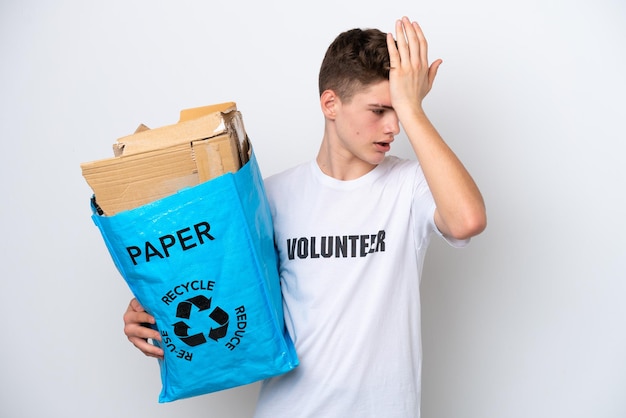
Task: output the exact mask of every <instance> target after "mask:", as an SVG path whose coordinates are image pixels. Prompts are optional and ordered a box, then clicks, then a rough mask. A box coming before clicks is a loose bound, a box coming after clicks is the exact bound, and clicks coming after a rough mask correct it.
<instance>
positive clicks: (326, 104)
mask: <svg viewBox="0 0 626 418" xmlns="http://www.w3.org/2000/svg"><path fill="white" fill-rule="evenodd" d="M340 104H341V101H340V100H339V96H337V94H336V93H335V92H334V91H333V90H324V92H322V95H321V96H320V106H321V107H322V113H324V117H325V118H327V119H331V120H334V119H335V116H336V115H337V106H339V105H340Z"/></svg>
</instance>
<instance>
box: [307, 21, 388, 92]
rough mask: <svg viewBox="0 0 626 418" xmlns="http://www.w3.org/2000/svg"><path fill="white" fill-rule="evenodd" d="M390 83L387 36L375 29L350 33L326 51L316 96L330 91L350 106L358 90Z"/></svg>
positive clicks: (345, 34) (343, 35)
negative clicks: (384, 81) (382, 82)
mask: <svg viewBox="0 0 626 418" xmlns="http://www.w3.org/2000/svg"><path fill="white" fill-rule="evenodd" d="M388 79H389V50H388V49H387V35H386V34H385V33H383V32H381V31H380V30H378V29H351V30H348V31H346V32H343V33H341V34H339V36H337V38H335V40H334V41H333V42H332V43H331V44H330V46H329V47H328V49H327V50H326V55H324V60H323V61H322V66H321V68H320V73H319V93H320V95H321V94H322V93H323V92H324V91H325V90H333V91H334V92H335V93H336V94H337V95H338V96H339V98H340V99H341V100H342V101H346V102H349V101H350V100H351V99H352V97H353V96H354V94H355V93H356V92H357V90H358V89H361V88H363V87H367V86H369V85H371V84H374V83H377V82H379V81H383V80H388Z"/></svg>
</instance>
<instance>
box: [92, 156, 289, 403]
mask: <svg viewBox="0 0 626 418" xmlns="http://www.w3.org/2000/svg"><path fill="white" fill-rule="evenodd" d="M92 209H93V211H94V212H93V215H92V219H93V221H94V222H95V224H96V225H97V226H98V228H99V229H100V232H101V234H102V237H103V238H104V241H105V243H106V246H107V248H108V250H109V252H110V254H111V257H112V258H113V261H114V263H115V265H116V267H117V268H118V270H119V271H120V273H121V274H122V276H123V277H124V280H125V281H126V283H127V284H128V286H129V287H130V289H131V291H132V292H133V294H134V295H135V297H136V298H137V299H138V300H139V302H140V303H141V304H142V305H143V307H144V308H145V309H146V311H148V312H149V313H150V314H152V315H153V316H154V317H155V319H156V327H157V329H158V330H159V332H160V334H161V338H162V341H161V344H160V345H161V347H162V348H163V350H164V352H165V355H164V359H163V360H159V366H160V372H161V382H162V391H161V393H160V395H159V402H170V401H174V400H177V399H182V398H188V397H192V396H197V395H202V394H206V393H211V392H215V391H219V390H223V389H228V388H232V387H235V386H240V385H244V384H248V383H252V382H255V381H258V380H262V379H265V378H268V377H272V376H277V375H279V374H283V373H286V372H288V371H290V370H292V369H293V368H295V367H296V366H297V365H298V358H297V356H296V353H295V350H294V347H293V343H292V341H291V339H290V337H289V335H288V334H287V331H286V329H285V326H284V320H283V311H282V299H281V294H280V284H279V277H278V270H277V257H276V253H275V251H274V243H273V227H272V220H271V214H270V210H269V205H268V202H267V198H266V196H265V190H264V186H263V180H262V178H261V174H260V171H259V168H258V165H257V162H256V158H255V156H254V153H252V155H251V158H250V160H249V161H248V162H247V163H246V164H245V165H244V166H243V167H242V168H240V169H239V170H238V171H237V172H235V173H227V174H224V175H222V176H220V177H218V178H215V179H213V180H210V181H208V182H205V183H201V184H199V185H197V186H194V187H191V188H187V189H184V190H181V191H179V192H178V193H176V194H174V195H171V196H168V197H166V198H163V199H160V200H158V201H155V202H153V203H150V204H147V205H144V206H141V207H138V208H136V209H132V210H128V211H124V212H120V213H118V214H116V215H114V216H102V215H100V214H99V213H98V211H97V208H96V206H94V205H93V204H92Z"/></svg>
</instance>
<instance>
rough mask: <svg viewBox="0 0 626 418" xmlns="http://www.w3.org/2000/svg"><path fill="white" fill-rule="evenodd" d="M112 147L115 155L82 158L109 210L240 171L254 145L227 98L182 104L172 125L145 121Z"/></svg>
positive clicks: (100, 199)
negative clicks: (212, 102)
mask: <svg viewBox="0 0 626 418" xmlns="http://www.w3.org/2000/svg"><path fill="white" fill-rule="evenodd" d="M113 152H114V155H115V156H114V157H113V158H108V159H104V160H98V161H93V162H87V163H83V164H81V169H82V174H83V177H84V178H85V180H86V181H87V183H88V184H89V186H90V187H91V188H92V190H93V191H94V195H95V200H96V203H97V206H98V207H99V208H100V210H102V212H103V214H104V215H107V216H112V215H115V214H116V213H119V212H122V211H125V210H129V209H133V208H136V207H139V206H142V205H145V204H147V203H150V202H153V201H155V200H158V199H161V198H163V197H166V196H169V195H171V194H173V193H176V192H177V191H179V190H181V189H184V188H186V187H192V186H195V185H197V184H200V183H202V182H205V181H208V180H211V179H213V178H215V177H218V176H220V175H222V174H225V173H228V172H236V171H237V170H239V168H241V167H242V166H243V165H244V164H245V163H246V162H247V161H248V159H249V156H250V146H249V142H248V138H247V135H246V132H245V128H244V126H243V119H242V117H241V113H240V112H239V111H237V106H236V104H235V103H233V102H228V103H222V104H217V105H211V106H205V107H199V108H192V109H184V110H182V111H181V112H180V119H179V122H178V123H176V124H174V125H168V126H164V127H160V128H156V129H148V128H146V127H145V126H143V125H141V126H140V128H138V129H137V131H136V132H135V133H134V134H132V135H129V136H125V137H122V138H120V139H118V140H117V142H116V143H115V144H114V145H113Z"/></svg>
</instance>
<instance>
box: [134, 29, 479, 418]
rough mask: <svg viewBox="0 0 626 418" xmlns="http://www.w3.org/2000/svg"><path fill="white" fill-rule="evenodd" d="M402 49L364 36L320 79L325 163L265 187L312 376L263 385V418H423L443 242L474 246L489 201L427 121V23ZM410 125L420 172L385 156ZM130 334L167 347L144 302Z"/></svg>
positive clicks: (326, 65)
mask: <svg viewBox="0 0 626 418" xmlns="http://www.w3.org/2000/svg"><path fill="white" fill-rule="evenodd" d="M395 37H396V40H395V41H394V38H393V35H391V34H384V33H382V32H380V31H378V30H360V29H354V30H350V31H347V32H344V33H342V34H340V35H339V36H338V37H337V38H336V39H335V41H334V42H333V43H332V44H331V45H330V47H329V48H328V51H327V53H326V56H325V57H324V61H323V63H322V67H321V70H320V77H319V88H320V105H321V109H322V113H323V114H324V117H325V125H324V136H323V138H322V143H321V146H320V150H319V153H318V155H317V158H316V160H315V161H312V162H310V163H306V164H302V165H299V166H297V167H295V168H292V169H290V170H287V171H286V172H284V173H281V174H278V175H275V176H272V177H270V178H268V179H267V180H266V190H267V194H268V199H269V202H270V206H271V208H272V216H273V220H274V228H275V244H276V248H277V251H278V255H279V261H280V265H279V270H280V278H281V288H282V292H283V299H284V307H285V322H286V326H287V328H288V330H289V333H290V335H291V337H292V339H293V340H294V343H295V345H296V351H297V353H298V356H299V358H300V366H299V367H298V368H296V369H295V370H294V371H292V372H290V373H288V374H285V375H283V376H279V377H276V378H273V379H269V380H267V381H265V382H264V383H263V386H262V389H261V393H260V397H259V402H258V406H257V412H256V415H255V416H256V417H259V418H260V417H271V418H282V417H289V418H294V417H324V418H330V417H338V418H339V417H340V418H345V417H386V418H390V417H402V418H407V417H418V416H419V415H420V412H419V411H420V393H421V360H422V359H421V336H420V333H421V329H420V298H419V285H420V274H421V270H422V265H423V260H424V256H425V253H426V249H427V247H428V244H429V241H430V237H431V236H432V234H433V233H434V234H436V235H440V236H442V237H443V238H444V239H445V240H447V241H448V242H449V243H450V244H452V245H454V246H459V247H460V246H463V245H465V244H466V243H467V242H468V240H469V238H470V237H472V236H474V235H476V234H478V233H480V232H481V231H482V230H483V229H484V228H485V225H486V215H485V207H484V203H483V199H482V196H481V194H480V192H479V190H478V188H477V187H476V185H475V183H474V181H473V180H472V178H471V177H470V175H469V173H468V172H467V171H466V170H465V168H464V167H463V165H462V164H461V162H460V161H459V160H458V158H457V157H456V156H455V154H454V153H453V152H452V151H451V150H450V148H449V147H448V146H447V145H446V144H445V142H444V141H443V139H442V138H441V137H440V135H439V134H438V133H437V131H436V130H435V128H434V127H433V125H432V124H431V122H430V121H429V119H428V118H427V116H426V114H425V113H424V110H423V108H422V101H423V99H424V97H425V96H426V95H427V94H428V92H429V91H430V89H431V87H432V85H433V81H434V79H435V75H436V74H437V69H438V67H439V65H440V64H441V60H437V61H435V62H434V63H432V65H429V63H428V51H427V42H426V39H425V38H424V35H423V33H422V30H421V29H420V27H419V25H418V24H417V23H415V22H411V21H409V19H408V18H406V17H404V18H402V19H401V20H398V21H397V22H396V26H395ZM400 124H402V127H403V128H404V131H405V133H406V135H407V137H408V139H409V141H410V143H411V145H412V148H413V150H414V151H415V154H416V156H417V161H411V160H402V159H398V158H395V157H390V156H386V153H387V152H388V151H389V150H390V145H391V143H392V142H393V140H394V136H395V135H397V134H398V133H399V131H400ZM124 320H125V324H126V327H125V333H126V335H127V336H128V337H129V339H130V340H131V342H133V344H135V345H136V346H137V347H138V348H139V349H140V350H141V351H143V352H144V353H145V354H147V355H152V356H157V357H158V356H161V355H162V352H161V351H160V350H159V349H157V348H156V347H154V346H152V345H150V344H148V343H146V342H145V341H144V339H145V338H154V339H157V340H158V339H159V336H158V333H157V332H156V331H153V330H150V329H148V328H144V327H141V326H140V323H141V322H153V319H152V318H151V317H150V316H149V315H147V314H146V313H145V312H143V309H142V308H141V306H139V304H138V303H137V301H135V300H133V301H131V304H130V305H129V308H128V310H127V312H126V314H125V316H124Z"/></svg>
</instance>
